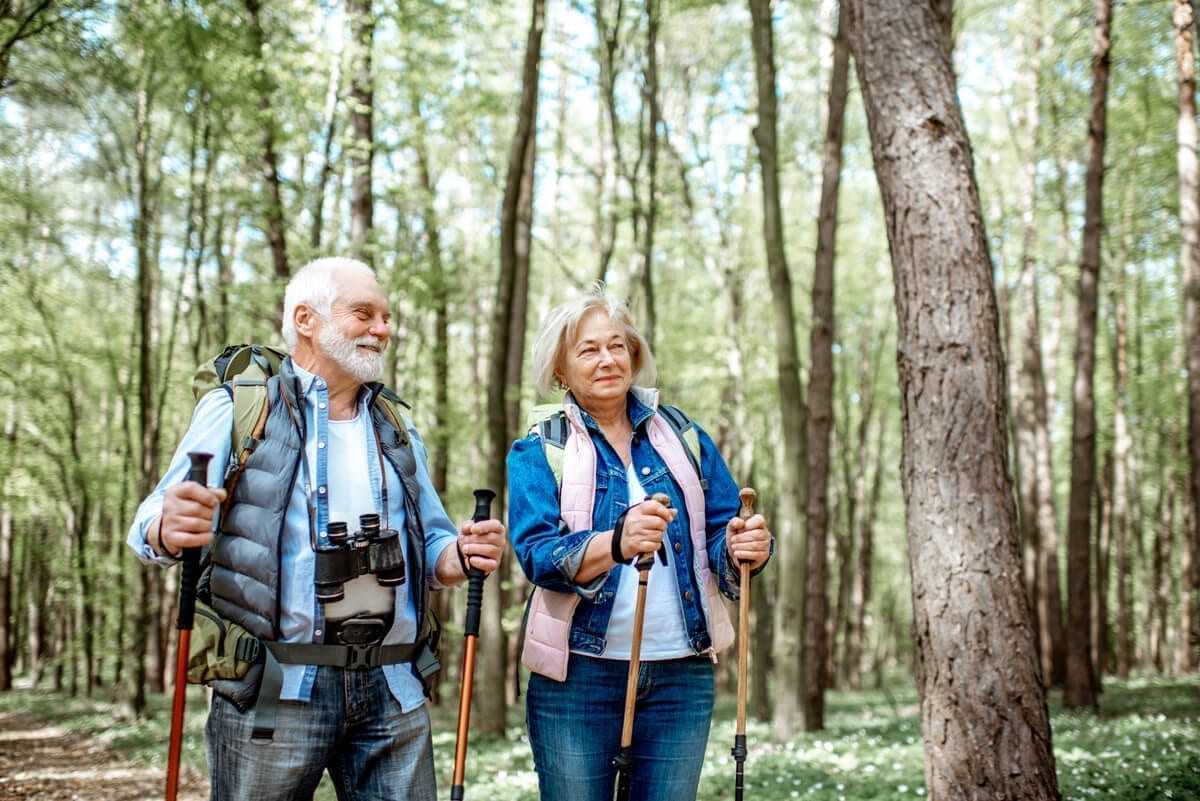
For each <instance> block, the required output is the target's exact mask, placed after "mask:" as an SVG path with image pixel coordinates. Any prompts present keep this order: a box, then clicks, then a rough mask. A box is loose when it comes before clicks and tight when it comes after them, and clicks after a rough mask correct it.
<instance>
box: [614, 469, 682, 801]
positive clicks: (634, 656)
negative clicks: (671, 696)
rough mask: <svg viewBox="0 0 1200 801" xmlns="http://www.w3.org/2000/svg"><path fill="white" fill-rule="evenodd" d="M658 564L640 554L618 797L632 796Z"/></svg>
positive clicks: (623, 800)
mask: <svg viewBox="0 0 1200 801" xmlns="http://www.w3.org/2000/svg"><path fill="white" fill-rule="evenodd" d="M650 497H651V498H653V499H654V500H656V501H658V502H659V503H661V504H662V505H663V506H667V507H669V506H670V505H671V499H670V498H669V497H667V496H666V495H664V494H663V493H661V492H656V493H654V494H653V495H651V496H650ZM666 547H667V545H666V542H665V541H664V542H663V545H662V547H661V548H659V549H658V555H659V558H660V559H661V560H662V563H663V564H664V565H665V564H666V563H667V552H666ZM653 565H654V554H652V553H644V554H642V555H641V556H639V557H638V560H637V571H638V588H637V605H636V606H635V607H634V609H633V642H631V643H630V645H629V677H628V678H627V679H626V681H625V717H624V718H623V719H622V721H621V750H620V751H618V752H617V756H616V758H615V759H613V765H614V766H615V767H616V769H617V790H616V795H615V796H614V798H615V799H616V801H628V799H629V774H630V773H631V772H632V768H633V708H634V706H635V705H636V704H637V686H638V673H639V672H641V660H642V623H643V622H645V619H646V583H647V581H648V580H649V578H650V568H651V566H653Z"/></svg>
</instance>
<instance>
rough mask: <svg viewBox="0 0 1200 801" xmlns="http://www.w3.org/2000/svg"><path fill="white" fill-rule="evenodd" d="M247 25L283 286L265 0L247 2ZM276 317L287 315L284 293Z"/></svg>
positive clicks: (272, 236)
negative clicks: (266, 55) (264, 21)
mask: <svg viewBox="0 0 1200 801" xmlns="http://www.w3.org/2000/svg"><path fill="white" fill-rule="evenodd" d="M245 4H246V22H247V27H248V28H249V32H250V45H249V46H250V48H251V50H250V55H251V58H252V59H253V61H254V64H255V73H254V89H255V92H256V93H257V95H258V124H259V126H260V128H261V129H262V134H261V136H260V140H259V141H260V146H261V148H262V151H261V153H260V154H259V159H260V160H261V167H262V181H263V190H264V192H265V193H266V196H267V197H266V205H265V208H263V209H262V213H263V215H264V217H265V218H266V231H265V232H266V235H267V242H268V243H270V246H271V263H272V266H273V268H274V277H275V279H276V281H278V282H279V284H280V286H282V285H283V284H284V283H285V282H286V281H287V279H288V278H290V277H291V274H292V273H291V268H290V267H289V266H288V254H287V236H286V234H285V231H286V230H287V228H286V224H285V222H284V219H283V192H282V190H281V188H280V180H279V154H278V153H277V152H276V150H275V112H274V109H273V107H272V105H271V98H272V96H273V94H274V91H275V86H274V81H272V80H271V76H270V73H269V72H268V70H267V63H266V57H265V55H264V53H263V51H264V50H265V49H266V47H267V34H266V31H265V30H264V29H263V24H262V16H261V11H262V0H245ZM277 311H278V312H279V314H278V315H276V317H277V318H278V317H279V316H280V315H282V314H283V293H282V292H281V293H280V300H279V304H278V308H277Z"/></svg>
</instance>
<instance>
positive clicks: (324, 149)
mask: <svg viewBox="0 0 1200 801" xmlns="http://www.w3.org/2000/svg"><path fill="white" fill-rule="evenodd" d="M341 84H342V54H341V53H334V54H333V55H331V56H330V58H329V85H328V86H327V88H326V89H325V112H324V121H323V124H322V128H323V129H324V131H325V135H324V137H323V138H322V139H323V144H322V146H321V162H320V165H319V166H318V167H317V185H316V187H315V188H314V189H313V201H312V219H313V222H312V231H311V232H310V233H309V245H310V246H311V247H312V250H313V253H320V252H321V240H322V238H323V237H324V234H325V192H326V189H327V187H328V186H329V179H330V177H331V176H332V175H333V143H334V141H335V140H336V138H337V130H338V127H337V106H338V93H339V91H340V89H341Z"/></svg>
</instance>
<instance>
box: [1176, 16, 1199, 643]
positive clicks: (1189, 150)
mask: <svg viewBox="0 0 1200 801" xmlns="http://www.w3.org/2000/svg"><path fill="white" fill-rule="evenodd" d="M1193 13H1194V12H1193V9H1192V4H1191V2H1189V0H1175V63H1176V66H1177V67H1178V72H1179V122H1178V126H1177V137H1178V140H1179V148H1178V151H1177V152H1178V164H1179V229H1180V237H1181V239H1182V240H1183V245H1182V252H1181V255H1180V264H1181V265H1182V269H1183V331H1184V348H1185V350H1186V354H1187V368H1188V373H1187V375H1188V377H1187V396H1188V457H1189V463H1190V464H1191V467H1190V469H1189V471H1188V483H1189V485H1190V487H1191V492H1189V493H1186V494H1187V495H1189V496H1190V501H1191V514H1190V515H1188V517H1190V518H1191V521H1192V527H1193V530H1192V531H1191V532H1189V530H1188V527H1186V526H1185V527H1183V529H1182V530H1183V532H1184V536H1185V537H1188V538H1189V542H1190V543H1191V544H1192V545H1191V548H1192V552H1193V559H1194V558H1195V548H1196V547H1197V545H1198V544H1200V199H1198V198H1200V169H1198V168H1197V161H1196V145H1197V143H1196V71H1195V56H1194V53H1193V49H1192V24H1193ZM1184 590H1185V591H1184V593H1183V598H1184V601H1185V603H1188V604H1189V605H1190V604H1191V603H1193V600H1192V599H1194V598H1195V595H1196V593H1197V591H1198V590H1200V565H1197V564H1196V563H1195V561H1193V563H1192V575H1190V576H1187V577H1186V578H1185V581H1184ZM1188 634H1189V632H1184V633H1183V636H1184V637H1185V638H1186V637H1187V636H1188ZM1188 661H1189V663H1191V661H1192V660H1191V657H1190V655H1189V658H1188Z"/></svg>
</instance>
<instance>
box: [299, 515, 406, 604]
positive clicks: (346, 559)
mask: <svg viewBox="0 0 1200 801" xmlns="http://www.w3.org/2000/svg"><path fill="white" fill-rule="evenodd" d="M358 525H359V529H358V531H356V532H355V533H354V534H353V536H351V535H350V534H348V533H347V530H346V524H345V523H344V522H343V521H340V520H339V521H336V522H332V523H330V524H329V544H327V545H318V546H317V564H316V578H315V583H316V587H317V588H316V592H317V600H319V601H320V602H321V603H332V602H334V601H340V600H342V599H343V598H345V597H346V592H345V588H344V587H343V586H342V585H343V584H344V583H345V582H347V581H350V580H351V579H355V578H358V577H359V576H362V575H365V574H373V575H374V576H375V580H376V581H377V582H379V584H380V585H382V586H384V587H395V586H396V585H398V584H403V583H404V579H405V574H404V551H403V550H402V549H401V547H400V533H399V532H398V531H396V529H394V528H383V529H381V528H380V527H379V515H377V514H368V515H359V518H358Z"/></svg>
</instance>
